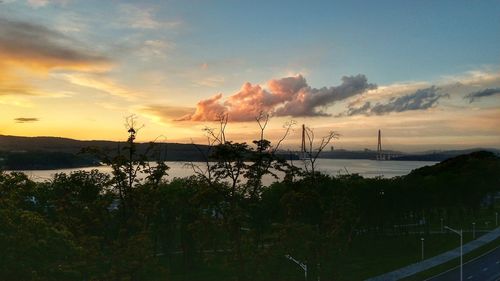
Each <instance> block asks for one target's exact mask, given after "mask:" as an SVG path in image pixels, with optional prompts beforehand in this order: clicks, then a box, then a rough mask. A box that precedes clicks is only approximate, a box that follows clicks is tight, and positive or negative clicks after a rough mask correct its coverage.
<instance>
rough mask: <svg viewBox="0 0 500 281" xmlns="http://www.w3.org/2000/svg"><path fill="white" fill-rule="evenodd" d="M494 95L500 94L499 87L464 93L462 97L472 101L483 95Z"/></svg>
mask: <svg viewBox="0 0 500 281" xmlns="http://www.w3.org/2000/svg"><path fill="white" fill-rule="evenodd" d="M494 95H500V88H488V89H484V90H481V91H477V92H473V93H470V94H468V95H466V96H465V97H464V98H465V99H468V100H469V103H473V102H475V101H478V100H479V99H481V98H483V97H490V96H494Z"/></svg>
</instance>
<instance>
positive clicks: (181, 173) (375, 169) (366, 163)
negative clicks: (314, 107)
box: [22, 159, 437, 184]
mask: <svg viewBox="0 0 500 281" xmlns="http://www.w3.org/2000/svg"><path fill="white" fill-rule="evenodd" d="M436 163H437V162H426V161H375V160H364V159H363V160H358V159H318V160H317V170H319V171H321V172H323V173H326V174H329V175H339V174H340V175H345V174H346V173H347V172H349V173H351V174H354V173H358V174H360V175H362V176H363V177H368V178H371V177H377V176H383V177H386V178H391V177H395V176H402V175H406V174H408V173H409V172H410V171H412V170H413V169H416V168H420V167H423V166H431V165H434V164H436ZM293 164H294V165H296V166H303V163H302V161H298V160H296V161H294V162H293ZM167 165H168V166H169V167H170V170H169V171H168V174H169V176H168V177H167V178H168V179H172V178H174V177H181V178H182V177H187V176H190V175H192V174H193V170H192V168H191V167H189V166H188V165H186V163H185V162H167ZM199 165H200V167H203V166H202V165H203V163H199ZM92 169H97V170H99V171H100V172H103V173H110V172H111V168H110V167H107V166H99V167H88V168H77V169H58V170H36V171H22V172H24V173H26V174H27V175H29V176H30V178H31V179H33V180H35V181H44V180H49V179H51V178H52V176H53V175H54V174H56V173H70V172H72V171H77V170H84V171H90V170H92ZM264 181H265V183H266V184H269V183H271V182H272V181H273V179H272V178H268V179H265V180H264Z"/></svg>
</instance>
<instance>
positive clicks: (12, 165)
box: [0, 135, 207, 170]
mask: <svg viewBox="0 0 500 281" xmlns="http://www.w3.org/2000/svg"><path fill="white" fill-rule="evenodd" d="M149 146H150V143H138V144H137V150H138V152H139V153H144V152H145V151H146V150H147V149H148V147H149ZM155 146H156V147H155V148H156V150H157V151H158V153H157V154H155V155H154V156H156V157H157V158H160V157H161V158H162V159H163V160H165V161H202V160H203V157H202V154H201V153H200V151H199V150H198V149H201V150H206V149H207V147H206V146H204V145H197V147H198V148H197V147H196V146H195V145H193V144H180V143H157V144H156V145H155ZM90 147H93V148H98V149H100V150H102V151H106V152H107V153H108V154H110V155H113V154H115V153H117V152H118V151H119V150H120V148H123V147H125V142H116V141H102V140H91V141H80V140H74V139H69V138H58V137H18V136H6V135H0V167H3V168H4V169H23V170H24V169H25V170H28V169H54V168H74V167H85V166H95V165H96V164H97V163H98V160H97V159H95V158H92V157H90V156H89V155H82V154H80V152H81V151H82V149H84V148H90ZM152 160H154V159H152Z"/></svg>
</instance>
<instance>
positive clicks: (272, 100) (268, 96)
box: [178, 74, 377, 121]
mask: <svg viewBox="0 0 500 281" xmlns="http://www.w3.org/2000/svg"><path fill="white" fill-rule="evenodd" d="M376 87H377V86H376V85H375V84H370V83H368V80H367V78H366V77H365V76H364V75H361V74H359V75H356V76H348V77H343V78H342V83H341V84H340V85H339V86H334V87H323V88H319V89H317V88H312V87H310V86H309V85H308V84H307V81H306V79H305V78H304V77H303V76H302V75H298V76H294V77H285V78H282V79H273V80H270V81H269V82H268V83H267V89H264V88H262V87H261V86H259V85H252V84H250V83H248V82H247V83H245V84H243V86H242V87H241V89H240V91H239V92H237V93H235V94H233V95H231V96H230V97H229V98H227V99H226V100H225V101H223V100H222V94H217V95H215V96H213V97H211V98H209V99H206V100H202V101H200V102H198V104H197V106H196V110H195V111H194V113H191V114H188V115H185V116H183V117H181V118H179V119H178V120H190V121H212V120H214V119H215V118H217V116H218V115H219V114H220V113H222V112H225V113H228V115H229V119H230V120H231V121H251V120H254V119H255V117H256V116H258V115H259V113H260V112H263V111H264V112H268V113H270V114H272V115H275V116H292V117H312V116H329V114H328V113H326V112H325V111H324V110H325V109H326V108H327V107H328V106H330V105H332V104H333V103H335V102H337V101H341V100H344V99H347V98H349V97H352V96H355V95H358V94H361V93H363V92H365V91H367V90H370V89H375V88H376Z"/></svg>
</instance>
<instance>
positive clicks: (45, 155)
mask: <svg viewBox="0 0 500 281" xmlns="http://www.w3.org/2000/svg"><path fill="white" fill-rule="evenodd" d="M125 145H126V144H125V143H124V142H116V141H98V140H95V141H80V140H74V139H67V138H57V137H19V136H5V135H0V168H1V169H3V170H51V169H64V168H84V167H95V166H99V165H101V164H100V162H99V159H97V158H96V157H94V156H92V155H89V154H82V153H81V152H82V149H84V148H89V147H93V148H97V149H100V150H101V151H105V152H106V153H108V154H110V155H113V154H116V153H118V151H120V150H121V149H123V147H125ZM150 145H151V144H150V143H138V144H137V148H138V151H139V152H145V151H146V150H147V149H148V147H150ZM207 149H208V147H207V146H206V145H194V144H180V143H158V144H156V152H157V153H154V154H153V159H150V160H152V161H154V160H158V159H161V160H164V161H181V162H199V161H204V157H203V155H202V153H200V151H201V152H206V151H207ZM480 150H485V151H490V152H493V153H495V154H497V155H500V150H498V149H492V148H472V149H465V150H448V151H432V152H421V153H411V154H410V153H403V152H399V151H386V153H388V154H390V155H391V154H392V155H397V156H395V157H392V158H390V160H393V161H434V162H440V161H443V160H446V159H449V158H452V157H456V156H458V155H463V154H469V153H471V152H475V151H480ZM278 154H280V155H281V156H282V157H283V158H284V159H287V160H298V154H297V153H296V152H291V151H279V152H278ZM376 156H377V152H376V151H374V150H369V149H365V150H360V151H351V150H343V149H340V150H332V151H325V152H322V153H321V154H320V156H319V158H325V159H368V160H374V159H376Z"/></svg>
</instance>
